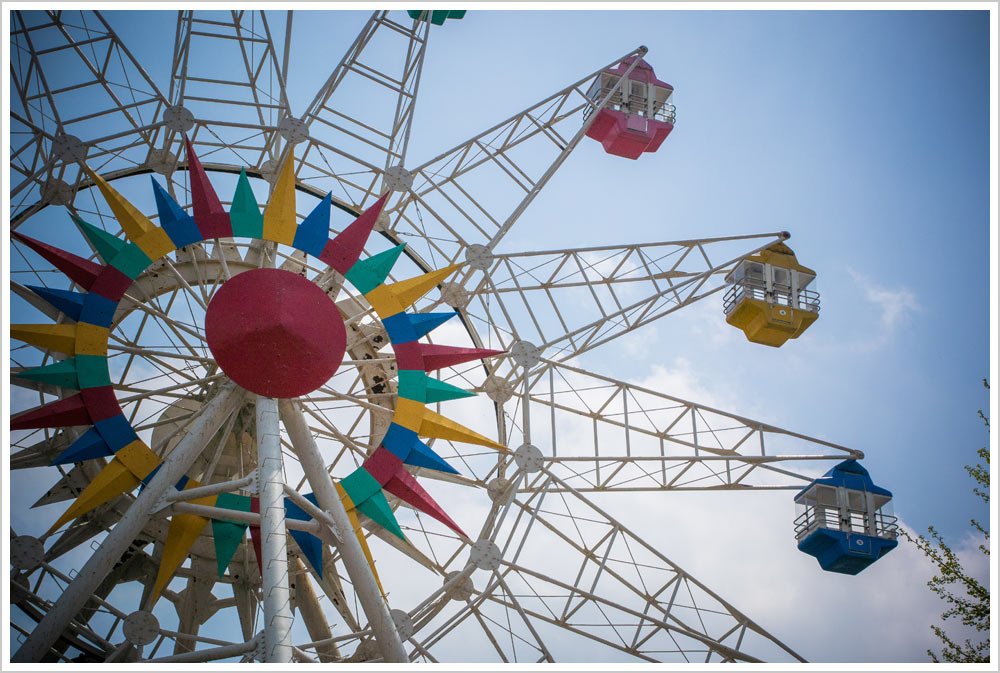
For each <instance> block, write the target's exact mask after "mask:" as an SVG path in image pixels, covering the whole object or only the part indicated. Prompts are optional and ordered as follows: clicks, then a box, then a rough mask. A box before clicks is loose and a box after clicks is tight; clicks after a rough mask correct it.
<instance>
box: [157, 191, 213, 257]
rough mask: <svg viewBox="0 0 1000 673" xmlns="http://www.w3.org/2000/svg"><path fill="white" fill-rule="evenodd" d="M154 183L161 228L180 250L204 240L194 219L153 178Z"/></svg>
mask: <svg viewBox="0 0 1000 673" xmlns="http://www.w3.org/2000/svg"><path fill="white" fill-rule="evenodd" d="M149 179H150V181H151V182H152V183H153V194H154V195H155V196H156V211H157V213H158V214H159V216H160V226H161V227H163V230H164V231H166V232H167V236H169V237H170V240H171V241H172V242H173V244H174V245H176V246H177V247H178V248H182V247H184V246H185V245H191V244H192V243H197V242H199V241H201V240H202V235H201V232H200V231H199V230H198V225H197V224H195V221H194V218H193V217H191V216H190V215H188V214H187V211H185V210H184V209H183V208H181V206H180V204H179V203H177V202H176V201H174V197H172V196H170V194H169V193H168V192H167V190H165V189H164V188H163V187H162V186H161V185H160V183H159V182H157V181H156V179H155V178H153V176H150V177H149Z"/></svg>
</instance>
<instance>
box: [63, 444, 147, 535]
mask: <svg viewBox="0 0 1000 673" xmlns="http://www.w3.org/2000/svg"><path fill="white" fill-rule="evenodd" d="M138 485H139V480H138V479H137V478H136V476H135V475H134V474H132V473H131V472H129V470H128V468H127V467H125V466H124V465H123V464H122V463H121V462H120V461H118V460H112V461H111V462H110V463H108V464H107V465H105V466H104V468H103V469H102V470H101V471H100V472H99V473H98V474H97V476H96V477H94V479H93V481H91V482H90V483H89V484H88V485H87V488H85V489H83V493H81V494H80V495H78V496H77V498H76V500H75V501H74V502H73V504H72V505H70V507H69V509H67V510H66V512H65V513H63V515H62V516H61V517H59V520H58V521H56V522H55V523H54V524H52V528H50V529H49V532H48V534H51V533H52V532H53V531H55V530H57V529H58V528H59V527H60V526H62V525H63V524H65V523H67V522H69V521H72V520H73V519H75V518H77V517H79V516H82V515H84V514H86V513H87V512H89V511H90V510H92V509H94V508H95V507H99V506H101V505H103V504H104V503H106V502H108V501H109V500H111V499H112V498H114V497H116V496H119V495H121V494H122V493H127V492H128V491H131V490H132V489H134V488H135V487H136V486H138Z"/></svg>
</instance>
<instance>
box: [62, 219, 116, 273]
mask: <svg viewBox="0 0 1000 673" xmlns="http://www.w3.org/2000/svg"><path fill="white" fill-rule="evenodd" d="M70 217H72V218H73V221H74V222H76V226H78V227H79V228H80V231H81V232H83V235H84V236H86V238H87V240H88V241H90V244H91V245H92V246H94V250H96V251H97V255H98V256H99V257H100V258H101V259H102V260H103V261H104V263H105V264H107V263H108V262H110V261H111V259H112V258H113V257H114V256H115V255H117V254H118V253H119V252H121V249H122V248H124V247H125V241H123V240H122V239H120V238H118V237H117V236H115V235H114V234H109V233H108V232H106V231H104V230H103V229H101V228H100V227H95V226H94V225H92V224H90V223H89V222H84V221H83V220H81V219H80V218H79V217H77V216H76V215H71V216H70Z"/></svg>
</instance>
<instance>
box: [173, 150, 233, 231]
mask: <svg viewBox="0 0 1000 673" xmlns="http://www.w3.org/2000/svg"><path fill="white" fill-rule="evenodd" d="M184 144H185V145H186V146H187V162H188V175H189V176H190V180H191V201H192V204H193V205H194V220H195V223H196V224H197V225H198V231H200V232H201V235H202V236H204V237H205V238H206V239H212V238H224V237H230V236H232V235H233V228H232V225H231V224H230V222H229V213H227V212H226V209H225V208H223V207H222V202H221V201H219V195H218V194H216V193H215V188H214V187H213V186H212V182H211V181H210V180H209V179H208V174H206V173H205V169H204V168H202V166H201V161H199V160H198V155H197V154H195V153H194V149H193V148H192V147H191V141H190V140H189V139H188V137H187V136H186V135H185V136H184Z"/></svg>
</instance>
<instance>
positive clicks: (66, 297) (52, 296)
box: [26, 285, 84, 320]
mask: <svg viewBox="0 0 1000 673" xmlns="http://www.w3.org/2000/svg"><path fill="white" fill-rule="evenodd" d="M26 287H27V288H28V289H29V290H31V291H32V292H34V293H35V294H37V295H38V296H39V297H41V298H42V299H44V300H45V301H47V302H49V303H50V304H52V305H53V306H55V307H56V308H57V309H59V310H60V311H62V312H63V313H65V314H66V315H67V316H69V317H70V318H72V319H73V320H79V319H80V311H81V310H82V309H83V296H84V295H82V294H80V293H79V292H73V291H72V290H53V289H52V288H47V287H35V286H34V285H28V286H26Z"/></svg>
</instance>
